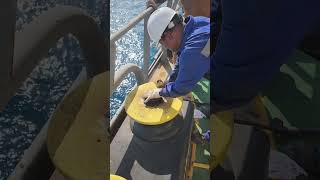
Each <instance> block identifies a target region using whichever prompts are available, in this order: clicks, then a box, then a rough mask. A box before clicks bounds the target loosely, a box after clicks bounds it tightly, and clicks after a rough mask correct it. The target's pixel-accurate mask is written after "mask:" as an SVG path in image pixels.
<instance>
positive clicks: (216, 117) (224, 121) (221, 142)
mask: <svg viewBox="0 0 320 180" xmlns="http://www.w3.org/2000/svg"><path fill="white" fill-rule="evenodd" d="M210 131H211V133H210V135H211V138H210V157H211V161H210V169H214V168H215V167H216V166H217V165H218V164H219V163H221V162H222V161H223V160H224V158H225V156H226V153H227V150H228V147H229V145H230V143H231V140H232V134H233V112H232V111H231V110H230V111H223V112H219V113H216V114H212V115H211V117H210Z"/></svg>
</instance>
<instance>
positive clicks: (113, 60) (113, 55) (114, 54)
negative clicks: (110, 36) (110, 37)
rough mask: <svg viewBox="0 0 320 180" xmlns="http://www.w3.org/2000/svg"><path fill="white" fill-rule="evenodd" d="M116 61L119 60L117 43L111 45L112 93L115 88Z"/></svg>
mask: <svg viewBox="0 0 320 180" xmlns="http://www.w3.org/2000/svg"><path fill="white" fill-rule="evenodd" d="M116 59H117V46H116V44H115V42H111V43H110V92H111V93H112V92H113V91H112V89H113V86H114V73H115V68H116Z"/></svg>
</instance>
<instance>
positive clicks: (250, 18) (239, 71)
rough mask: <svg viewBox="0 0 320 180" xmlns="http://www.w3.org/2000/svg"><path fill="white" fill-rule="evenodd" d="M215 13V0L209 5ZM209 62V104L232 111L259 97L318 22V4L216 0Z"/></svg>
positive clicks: (288, 0) (295, 0) (292, 0)
mask: <svg viewBox="0 0 320 180" xmlns="http://www.w3.org/2000/svg"><path fill="white" fill-rule="evenodd" d="M212 2H213V4H212V7H214V8H212V10H213V12H212V14H213V15H214V14H216V11H214V10H216V6H215V4H214V3H215V2H216V0H213V1H212ZM221 5H222V6H221V8H222V24H221V29H220V34H219V36H218V41H217V44H216V48H215V53H214V55H213V57H212V60H211V78H210V79H211V88H210V89H211V95H210V97H211V101H215V102H216V103H217V104H220V105H225V106H237V105H241V104H243V103H246V102H248V101H249V100H251V99H252V98H253V97H254V96H256V95H258V93H259V91H261V90H262V89H263V88H264V87H265V86H266V85H267V84H268V83H269V82H270V81H271V78H272V75H273V74H274V73H276V72H278V71H279V69H280V66H281V65H282V64H284V63H285V62H286V60H287V58H288V56H289V55H290V54H291V53H292V52H293V50H294V49H295V48H296V47H297V46H298V44H299V42H300V41H301V40H302V39H303V37H304V35H305V34H306V33H307V32H308V31H310V30H311V28H312V27H313V25H315V24H316V23H317V22H319V20H320V19H319V17H320V1H319V0H308V1H303V0H280V1H270V0H241V1H239V0H221Z"/></svg>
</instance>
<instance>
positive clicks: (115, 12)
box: [110, 0, 156, 117]
mask: <svg viewBox="0 0 320 180" xmlns="http://www.w3.org/2000/svg"><path fill="white" fill-rule="evenodd" d="M146 2H147V0H131V1H130V0H124V1H120V0H111V1H110V10H111V11H110V33H111V34H112V33H114V32H116V31H117V30H119V29H120V28H121V27H123V26H125V25H126V24H127V23H128V22H129V21H130V20H131V19H132V18H133V17H135V16H137V15H138V14H139V13H141V12H142V11H143V10H144V9H145V8H146ZM143 24H144V23H143V20H142V21H141V22H140V23H138V24H137V25H136V26H135V27H134V28H133V29H131V30H130V31H129V32H128V33H126V34H125V35H124V36H123V38H121V39H120V40H118V41H117V42H116V45H117V60H116V66H115V70H118V69H119V67H121V66H122V65H125V64H127V63H134V64H137V65H138V66H139V67H141V68H143V38H144V30H143V29H144V25H143ZM150 45H151V52H150V59H149V63H152V57H153V56H154V55H155V53H156V47H155V44H154V43H150ZM135 84H136V80H135V77H134V75H133V74H132V73H131V74H130V75H128V76H127V77H126V78H125V80H124V81H123V82H122V83H121V84H120V86H119V87H118V89H117V90H116V91H115V92H114V93H113V94H112V96H111V99H110V115H111V117H112V116H113V115H114V114H115V113H116V111H117V110H118V109H119V107H120V106H121V104H122V102H123V100H124V99H125V97H126V95H127V94H128V93H129V92H130V91H131V90H132V88H133V87H134V85H135Z"/></svg>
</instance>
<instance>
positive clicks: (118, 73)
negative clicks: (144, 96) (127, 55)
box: [111, 63, 145, 93]
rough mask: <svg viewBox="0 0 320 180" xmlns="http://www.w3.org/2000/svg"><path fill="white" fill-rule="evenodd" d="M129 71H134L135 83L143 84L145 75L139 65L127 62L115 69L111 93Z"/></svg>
mask: <svg viewBox="0 0 320 180" xmlns="http://www.w3.org/2000/svg"><path fill="white" fill-rule="evenodd" d="M129 73H134V75H135V77H136V79H137V84H138V85H140V84H143V83H144V82H145V77H144V74H143V72H142V71H141V69H140V68H139V66H137V65H136V64H132V63H128V64H126V65H123V66H122V67H120V69H119V70H118V71H116V73H115V75H114V84H113V89H112V91H111V93H112V92H113V91H114V90H115V88H116V87H118V86H119V85H120V83H121V82H122V80H123V79H124V78H125V77H126V76H127V75H128V74H129Z"/></svg>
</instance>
